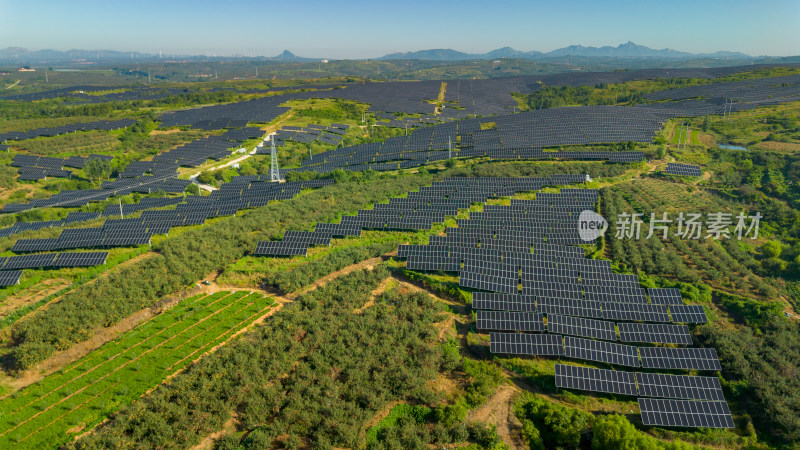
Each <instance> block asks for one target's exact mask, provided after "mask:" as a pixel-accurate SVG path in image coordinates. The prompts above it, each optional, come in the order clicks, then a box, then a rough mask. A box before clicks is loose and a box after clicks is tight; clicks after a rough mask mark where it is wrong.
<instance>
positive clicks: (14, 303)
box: [0, 278, 70, 318]
mask: <svg viewBox="0 0 800 450" xmlns="http://www.w3.org/2000/svg"><path fill="white" fill-rule="evenodd" d="M69 285H70V282H69V281H68V280H65V279H63V278H53V279H49V280H45V281H43V282H42V283H40V284H38V285H36V286H32V287H31V288H30V289H27V290H25V291H22V292H20V293H17V294H15V295H12V296H10V297H8V298H7V299H6V300H5V301H4V302H3V303H2V304H0V318H2V317H5V316H7V315H9V314H11V313H12V312H14V311H16V310H17V309H19V308H21V307H23V306H27V305H30V304H31V303H36V302H38V301H39V300H41V299H43V298H45V297H47V296H48V295H51V294H55V293H56V292H58V291H60V290H61V289H64V288H65V287H67V286H69Z"/></svg>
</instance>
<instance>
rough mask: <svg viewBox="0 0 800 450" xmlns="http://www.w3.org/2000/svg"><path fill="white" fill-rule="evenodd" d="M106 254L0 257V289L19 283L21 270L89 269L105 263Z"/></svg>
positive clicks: (49, 254) (84, 253) (85, 253)
mask: <svg viewBox="0 0 800 450" xmlns="http://www.w3.org/2000/svg"><path fill="white" fill-rule="evenodd" d="M107 258H108V252H82V253H44V254H39V255H21V256H4V257H0V287H7V286H13V285H15V284H18V283H19V279H20V277H21V276H22V269H62V268H65V267H89V266H99V265H102V264H105V263H106V259H107Z"/></svg>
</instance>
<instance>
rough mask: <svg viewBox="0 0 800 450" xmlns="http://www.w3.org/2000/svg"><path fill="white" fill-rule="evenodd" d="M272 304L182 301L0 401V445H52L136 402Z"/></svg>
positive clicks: (225, 295) (223, 295)
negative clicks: (1, 412) (0, 414)
mask: <svg viewBox="0 0 800 450" xmlns="http://www.w3.org/2000/svg"><path fill="white" fill-rule="evenodd" d="M272 304H273V302H272V300H271V299H269V298H265V297H263V295H261V294H248V293H246V292H235V293H230V292H219V293H216V294H213V295H198V296H195V297H192V298H189V299H186V300H184V301H182V302H181V303H180V304H178V305H177V306H175V307H173V308H171V309H168V310H167V311H165V312H164V313H162V314H160V315H158V316H156V317H155V318H153V319H152V320H150V321H148V322H146V323H144V324H142V325H140V326H138V327H137V328H135V329H134V330H132V331H129V332H127V333H125V334H123V335H122V336H120V337H119V338H117V339H116V340H115V341H113V342H111V343H109V344H106V345H105V346H103V347H101V348H100V349H98V350H96V351H94V352H92V353H91V354H90V355H88V356H87V357H85V358H82V359H81V360H79V361H77V362H76V363H74V364H71V365H69V366H67V367H65V368H64V369H62V370H61V371H59V372H57V373H55V374H53V375H51V376H48V377H47V378H46V379H45V380H44V381H41V382H39V383H37V384H34V385H32V386H30V387H28V388H26V389H23V390H22V391H19V392H17V393H15V394H13V395H11V396H9V397H6V398H5V399H3V400H0V410H2V411H4V414H3V415H2V416H1V417H0V447H3V448H54V447H58V446H59V445H61V444H63V443H65V442H67V441H69V440H70V439H71V438H72V437H73V436H75V435H76V434H80V432H81V431H82V430H84V429H91V428H92V427H94V426H95V425H96V424H97V423H99V422H101V421H102V420H103V419H105V418H106V417H108V416H109V415H110V414H112V413H114V412H115V411H116V410H117V409H119V408H120V407H122V406H124V405H126V404H128V403H130V402H131V401H133V400H135V399H137V398H139V396H140V395H142V394H144V393H145V392H146V391H147V390H149V389H152V388H153V387H155V386H156V385H158V384H159V383H160V382H161V381H163V380H164V378H166V377H167V376H168V375H170V374H172V373H175V372H176V371H178V370H180V369H182V368H184V367H186V365H188V364H189V363H191V362H192V361H193V360H195V359H197V358H198V357H200V356H201V355H203V354H204V353H205V352H207V351H208V350H210V349H211V348H213V347H214V346H216V345H218V344H220V343H222V342H224V341H225V340H226V339H227V338H229V337H230V336H231V335H233V334H234V333H236V332H237V331H239V330H241V329H242V328H244V327H246V326H248V325H249V324H251V323H252V322H253V321H254V320H255V319H257V318H258V317H260V316H262V315H263V314H265V313H266V312H267V311H268V310H269V309H270V307H271V305H272Z"/></svg>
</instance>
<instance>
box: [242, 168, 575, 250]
mask: <svg viewBox="0 0 800 450" xmlns="http://www.w3.org/2000/svg"><path fill="white" fill-rule="evenodd" d="M585 179H586V176H585V175H567V176H564V175H561V176H554V177H549V178H509V179H504V180H498V179H488V178H487V179H481V178H478V179H474V180H473V179H466V178H451V179H447V180H445V181H444V182H441V183H434V185H432V186H430V187H423V188H421V189H420V190H419V192H416V193H414V192H411V193H409V194H408V195H407V196H406V197H404V198H393V199H391V200H390V203H389V204H388V205H375V209H372V210H361V211H359V213H358V215H357V216H345V217H343V218H342V222H341V223H340V224H317V227H316V228H315V231H313V232H293V233H294V234H291V235H289V236H291V238H289V239H287V238H286V236H284V239H283V240H282V241H261V242H259V243H258V244H257V247H256V249H255V251H254V252H253V254H254V255H258V256H304V255H307V252H308V247H309V246H310V245H328V244H329V243H330V240H331V238H333V237H345V236H360V234H361V230H362V229H364V228H368V229H398V230H422V229H429V228H430V227H431V226H432V225H433V224H434V223H437V222H442V221H443V220H444V218H445V216H446V215H455V214H456V213H457V212H458V210H459V209H461V208H466V207H469V205H470V204H471V203H472V202H485V201H486V200H487V199H488V198H489V197H494V196H497V195H498V194H497V193H498V191H500V192H501V194H500V195H513V194H514V193H515V192H518V191H527V190H535V189H540V188H541V187H542V186H544V185H556V184H570V183H576V182H581V181H584V180H585ZM476 180H477V181H476ZM451 196H452V197H451ZM448 197H449V198H448ZM432 202H436V203H433V204H432Z"/></svg>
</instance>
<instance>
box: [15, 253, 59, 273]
mask: <svg viewBox="0 0 800 450" xmlns="http://www.w3.org/2000/svg"><path fill="white" fill-rule="evenodd" d="M55 257H56V254H55V253H40V254H37V255H21V256H9V257H8V259H7V260H6V263H5V264H4V265H3V270H14V269H38V268H42V267H52V265H53V260H54V259H55Z"/></svg>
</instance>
